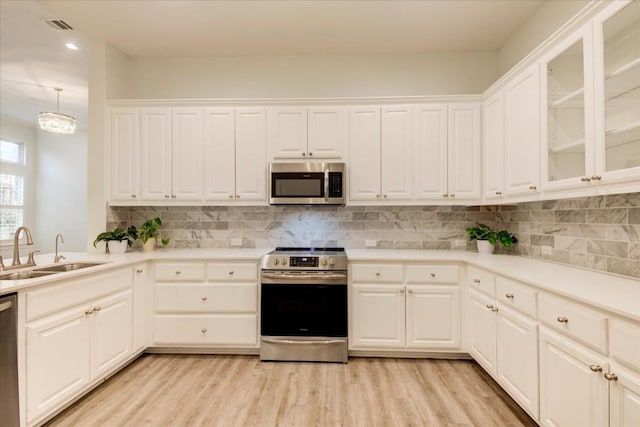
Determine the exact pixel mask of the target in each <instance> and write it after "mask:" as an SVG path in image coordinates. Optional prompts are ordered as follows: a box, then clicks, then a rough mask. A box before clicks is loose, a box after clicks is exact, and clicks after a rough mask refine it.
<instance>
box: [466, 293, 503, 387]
mask: <svg viewBox="0 0 640 427" xmlns="http://www.w3.org/2000/svg"><path fill="white" fill-rule="evenodd" d="M492 307H495V303H494V301H493V300H492V299H489V298H486V297H484V296H482V295H480V294H478V293H477V292H475V291H469V313H468V321H469V335H470V344H469V354H471V356H473V358H474V359H475V360H476V361H477V362H478V363H479V364H480V365H481V366H482V367H483V368H484V369H485V370H486V371H487V372H488V373H489V374H491V375H492V376H495V375H496V314H495V312H493V311H491V309H492Z"/></svg>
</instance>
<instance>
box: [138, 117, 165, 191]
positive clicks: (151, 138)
mask: <svg viewBox="0 0 640 427" xmlns="http://www.w3.org/2000/svg"><path fill="white" fill-rule="evenodd" d="M141 121H142V130H141V143H140V175H141V176H140V178H141V183H140V191H141V193H142V194H141V196H142V200H145V201H159V200H163V201H167V200H170V199H171V109H168V108H144V109H142V111H141Z"/></svg>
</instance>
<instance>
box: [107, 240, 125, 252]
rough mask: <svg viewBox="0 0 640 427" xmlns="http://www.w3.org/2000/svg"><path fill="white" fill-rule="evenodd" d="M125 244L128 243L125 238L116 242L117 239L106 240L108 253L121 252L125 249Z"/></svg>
mask: <svg viewBox="0 0 640 427" xmlns="http://www.w3.org/2000/svg"><path fill="white" fill-rule="evenodd" d="M127 246H128V244H127V241H126V240H123V241H121V242H118V241H117V240H109V241H108V242H107V247H108V248H109V253H110V254H123V253H125V252H126V251H127Z"/></svg>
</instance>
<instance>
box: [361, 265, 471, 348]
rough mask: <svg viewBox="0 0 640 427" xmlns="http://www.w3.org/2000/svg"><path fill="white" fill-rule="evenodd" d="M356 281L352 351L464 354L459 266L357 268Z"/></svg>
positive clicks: (365, 266) (377, 266) (368, 266)
mask: <svg viewBox="0 0 640 427" xmlns="http://www.w3.org/2000/svg"><path fill="white" fill-rule="evenodd" d="M441 276H442V277H441ZM351 278H352V280H351V286H350V288H351V289H350V292H351V294H350V311H349V312H350V327H351V330H350V334H349V347H350V348H351V349H354V350H359V349H380V350H385V349H387V350H391V349H407V350H416V351H418V350H420V351H443V350H450V351H458V350H459V349H460V288H459V285H458V283H457V281H458V266H453V265H452V266H429V265H403V264H364V263H363V264H353V265H352V269H351ZM425 282H426V283H425Z"/></svg>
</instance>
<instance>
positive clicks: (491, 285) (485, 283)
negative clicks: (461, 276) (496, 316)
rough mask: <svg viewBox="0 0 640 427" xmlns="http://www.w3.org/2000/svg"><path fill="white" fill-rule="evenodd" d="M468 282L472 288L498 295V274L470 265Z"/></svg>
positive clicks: (492, 295) (491, 295)
mask: <svg viewBox="0 0 640 427" xmlns="http://www.w3.org/2000/svg"><path fill="white" fill-rule="evenodd" d="M467 283H468V284H469V288H470V289H476V290H478V291H481V292H484V293H485V294H487V295H489V296H490V297H495V296H496V276H495V274H493V273H489V272H488V271H484V270H480V269H477V268H473V267H469V268H468V270H467Z"/></svg>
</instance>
